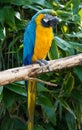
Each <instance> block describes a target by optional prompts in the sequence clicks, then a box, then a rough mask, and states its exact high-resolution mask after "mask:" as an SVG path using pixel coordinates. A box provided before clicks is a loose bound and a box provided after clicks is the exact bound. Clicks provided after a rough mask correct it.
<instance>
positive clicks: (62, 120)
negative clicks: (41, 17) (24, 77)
mask: <svg viewBox="0 0 82 130" xmlns="http://www.w3.org/2000/svg"><path fill="white" fill-rule="evenodd" d="M43 8H51V9H54V10H55V11H56V12H57V15H58V17H59V18H60V20H59V23H58V26H57V28H56V29H55V30H54V35H55V41H54V42H53V44H52V48H51V50H50V52H49V54H48V56H47V59H57V58H61V57H66V56H70V55H75V54H78V53H81V52H82V2H81V0H69V1H67V0H39V1H38V0H18V1H17V0H2V1H0V70H5V69H8V68H13V67H17V66H21V65H22V49H23V33H24V28H25V26H26V25H27V23H28V22H29V20H30V19H31V17H32V16H33V15H34V14H35V13H36V12H37V11H38V10H41V9H43ZM39 78H40V79H43V80H46V81H50V82H53V83H56V84H57V85H58V86H57V87H55V88H53V87H49V86H46V85H44V84H42V83H38V84H37V101H36V110H35V130H60V129H61V130H82V66H78V67H74V68H71V69H65V70H63V71H60V72H52V73H48V74H45V75H39ZM26 101H27V92H26V90H25V86H24V82H23V81H21V82H16V83H12V84H9V85H6V86H4V88H3V86H1V87H0V130H26V129H27V126H26V122H27V119H28V116H26Z"/></svg>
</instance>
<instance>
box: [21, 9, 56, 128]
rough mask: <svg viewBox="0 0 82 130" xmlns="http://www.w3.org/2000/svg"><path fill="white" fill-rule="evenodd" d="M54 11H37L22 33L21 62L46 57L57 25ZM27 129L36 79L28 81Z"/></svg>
mask: <svg viewBox="0 0 82 130" xmlns="http://www.w3.org/2000/svg"><path fill="white" fill-rule="evenodd" d="M55 15H56V13H55V11H53V10H50V9H43V10H40V11H39V12H37V13H36V14H35V15H34V16H33V17H32V19H31V21H30V22H29V23H28V25H27V26H26V29H25V33H24V47H23V63H24V65H29V64H32V63H34V62H37V61H40V62H42V61H43V59H45V58H46V56H47V53H48V51H49V49H50V47H51V44H52V41H53V39H54V35H53V27H56V25H57V21H58V20H57V17H56V16H55ZM27 88H28V90H27V91H28V94H27V96H28V130H33V124H34V109H35V103H36V81H28V82H27Z"/></svg>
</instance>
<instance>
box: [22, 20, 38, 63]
mask: <svg viewBox="0 0 82 130" xmlns="http://www.w3.org/2000/svg"><path fill="white" fill-rule="evenodd" d="M35 28H36V24H35V21H34V20H31V21H30V22H29V24H28V25H27V27H26V29H25V33H24V47H23V63H24V65H29V64H31V63H32V56H33V51H34V46H35Z"/></svg>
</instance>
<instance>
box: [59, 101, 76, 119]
mask: <svg viewBox="0 0 82 130" xmlns="http://www.w3.org/2000/svg"><path fill="white" fill-rule="evenodd" d="M61 103H62V106H63V107H64V108H65V109H66V110H67V111H68V112H70V113H71V114H72V115H73V116H74V118H75V119H76V115H75V113H74V112H73V110H72V109H71V108H70V106H69V105H68V103H67V102H66V101H65V100H61Z"/></svg>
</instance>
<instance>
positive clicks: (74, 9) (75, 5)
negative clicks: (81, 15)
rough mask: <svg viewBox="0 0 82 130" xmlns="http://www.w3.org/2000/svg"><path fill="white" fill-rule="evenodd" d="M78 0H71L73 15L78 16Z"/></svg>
mask: <svg viewBox="0 0 82 130" xmlns="http://www.w3.org/2000/svg"><path fill="white" fill-rule="evenodd" d="M79 4H80V0H73V13H74V14H78V11H79Z"/></svg>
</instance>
